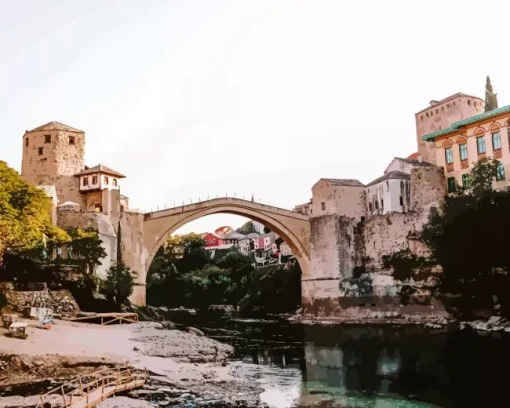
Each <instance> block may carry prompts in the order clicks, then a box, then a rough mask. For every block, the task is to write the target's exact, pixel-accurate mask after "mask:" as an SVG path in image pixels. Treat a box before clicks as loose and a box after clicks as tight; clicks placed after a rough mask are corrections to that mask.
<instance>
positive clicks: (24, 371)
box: [0, 320, 263, 408]
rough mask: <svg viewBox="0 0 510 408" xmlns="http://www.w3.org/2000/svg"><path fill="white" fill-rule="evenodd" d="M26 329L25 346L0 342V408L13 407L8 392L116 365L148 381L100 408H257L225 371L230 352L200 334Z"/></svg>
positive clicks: (245, 387) (241, 380)
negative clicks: (190, 405) (182, 405)
mask: <svg viewBox="0 0 510 408" xmlns="http://www.w3.org/2000/svg"><path fill="white" fill-rule="evenodd" d="M27 322H28V323H29V324H30V327H29V328H28V334H29V337H28V339H26V340H19V339H12V338H7V337H5V336H3V335H0V352H1V353H2V354H3V357H2V359H1V360H0V361H3V363H2V364H1V365H0V392H2V394H3V396H0V408H1V407H4V406H13V405H9V402H8V400H11V402H12V401H13V400H12V398H15V397H16V396H15V395H12V393H11V394H10V395H7V396H6V391H5V390H7V391H9V390H12V389H13V387H14V388H15V387H16V384H18V385H23V384H28V383H34V382H37V381H41V380H50V379H51V380H53V383H55V379H56V378H58V379H59V381H63V379H65V378H72V377H74V376H76V375H79V374H81V373H85V372H91V371H94V370H97V369H99V367H105V366H114V365H119V364H128V365H130V366H132V367H136V368H141V369H147V370H148V371H149V373H150V374H151V378H150V381H148V383H147V385H146V387H145V388H144V389H142V390H136V391H133V392H131V393H130V394H128V395H127V397H123V399H122V400H120V401H121V402H119V401H117V398H114V399H111V400H108V401H105V402H104V403H103V404H105V405H101V406H104V407H110V406H123V407H130V406H132V407H141V406H151V405H152V406H157V405H159V406H163V405H171V404H172V403H179V402H184V401H193V402H194V403H199V404H200V405H207V406H217V407H220V406H223V407H229V406H238V407H261V406H263V404H262V403H261V402H260V393H261V392H262V390H261V389H260V388H259V387H258V386H257V385H256V382H255V381H252V380H250V379H249V378H245V377H243V376H239V373H238V372H236V369H235V367H233V366H232V365H231V364H230V363H228V361H227V359H228V357H229V356H230V355H232V353H233V348H232V347H231V346H229V345H226V344H223V343H220V342H218V341H215V340H212V339H209V338H207V337H205V336H203V335H202V334H201V333H200V331H194V330H190V332H185V331H180V330H167V329H163V326H162V325H161V323H137V324H126V325H116V326H99V325H94V324H87V323H72V322H66V321H57V322H56V324H55V325H54V326H53V327H52V329H51V330H41V329H38V328H37V327H35V324H34V321H30V320H29V321H27ZM2 390H3V391H2ZM7 394H9V393H8V392H7ZM0 395H1V394H0ZM17 397H18V399H19V398H24V399H25V401H23V404H29V405H27V406H30V405H32V401H34V398H30V397H29V396H28V395H21V396H20V395H18V396H17ZM27 397H28V398H27ZM116 401H117V402H116ZM111 404H114V405H111ZM115 404H117V405H115ZM141 404H142V405H141ZM143 404H145V405H143Z"/></svg>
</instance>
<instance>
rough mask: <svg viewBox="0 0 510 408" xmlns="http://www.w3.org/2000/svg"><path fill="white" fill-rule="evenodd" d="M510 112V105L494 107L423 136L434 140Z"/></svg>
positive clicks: (431, 140)
mask: <svg viewBox="0 0 510 408" xmlns="http://www.w3.org/2000/svg"><path fill="white" fill-rule="evenodd" d="M506 112H510V105H507V106H503V107H501V108H497V109H493V110H491V111H488V112H484V113H481V114H480V115H475V116H471V117H470V118H467V119H463V120H459V121H458V122H454V123H453V124H452V125H451V126H450V127H448V128H446V129H442V130H438V131H437V132H432V133H429V134H427V135H424V136H422V140H425V141H426V142H429V141H430V142H433V141H434V140H435V139H436V138H437V137H439V136H442V135H446V134H448V133H452V132H455V131H456V130H458V129H459V128H461V127H462V126H467V125H470V124H472V123H475V122H478V121H481V120H485V119H489V118H492V117H494V116H498V115H501V114H502V113H506Z"/></svg>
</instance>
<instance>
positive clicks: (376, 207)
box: [375, 201, 379, 210]
mask: <svg viewBox="0 0 510 408" xmlns="http://www.w3.org/2000/svg"><path fill="white" fill-rule="evenodd" d="M375 209H376V210H378V209H379V201H376V202H375Z"/></svg>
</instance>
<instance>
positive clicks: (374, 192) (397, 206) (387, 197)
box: [366, 179, 411, 216]
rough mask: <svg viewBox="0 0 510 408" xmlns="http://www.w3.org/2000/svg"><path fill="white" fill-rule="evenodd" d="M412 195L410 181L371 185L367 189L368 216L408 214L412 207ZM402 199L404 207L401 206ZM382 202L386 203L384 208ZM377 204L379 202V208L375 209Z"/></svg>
mask: <svg viewBox="0 0 510 408" xmlns="http://www.w3.org/2000/svg"><path fill="white" fill-rule="evenodd" d="M401 182H402V183H403V188H402V186H401ZM406 192H407V193H406ZM410 195H411V191H410V182H409V180H403V179H390V180H384V181H381V182H379V183H377V184H374V185H371V186H369V187H367V188H366V200H367V203H366V205H367V214H368V216H374V215H381V214H388V213H390V212H406V211H408V210H409V206H410ZM400 197H402V202H403V205H401V201H400ZM381 200H382V201H383V202H384V207H382V208H381ZM376 202H378V207H379V208H376V207H375V203H376ZM370 203H372V211H370Z"/></svg>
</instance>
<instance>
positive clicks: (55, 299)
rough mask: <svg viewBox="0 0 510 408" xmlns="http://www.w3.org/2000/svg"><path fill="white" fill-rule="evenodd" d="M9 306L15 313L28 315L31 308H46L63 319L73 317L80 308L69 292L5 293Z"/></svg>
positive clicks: (8, 291) (15, 291) (11, 291)
mask: <svg viewBox="0 0 510 408" xmlns="http://www.w3.org/2000/svg"><path fill="white" fill-rule="evenodd" d="M3 293H4V295H5V297H6V299H7V306H8V307H9V308H10V309H11V310H12V311H14V312H17V313H22V314H27V313H30V308H31V307H46V308H50V309H52V310H53V314H54V315H56V316H61V317H73V316H75V315H76V314H77V313H78V312H79V311H80V308H79V306H78V303H76V300H75V299H74V298H73V295H71V293H70V292H69V291H68V290H41V291H18V290H6V291H4V292H3Z"/></svg>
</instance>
